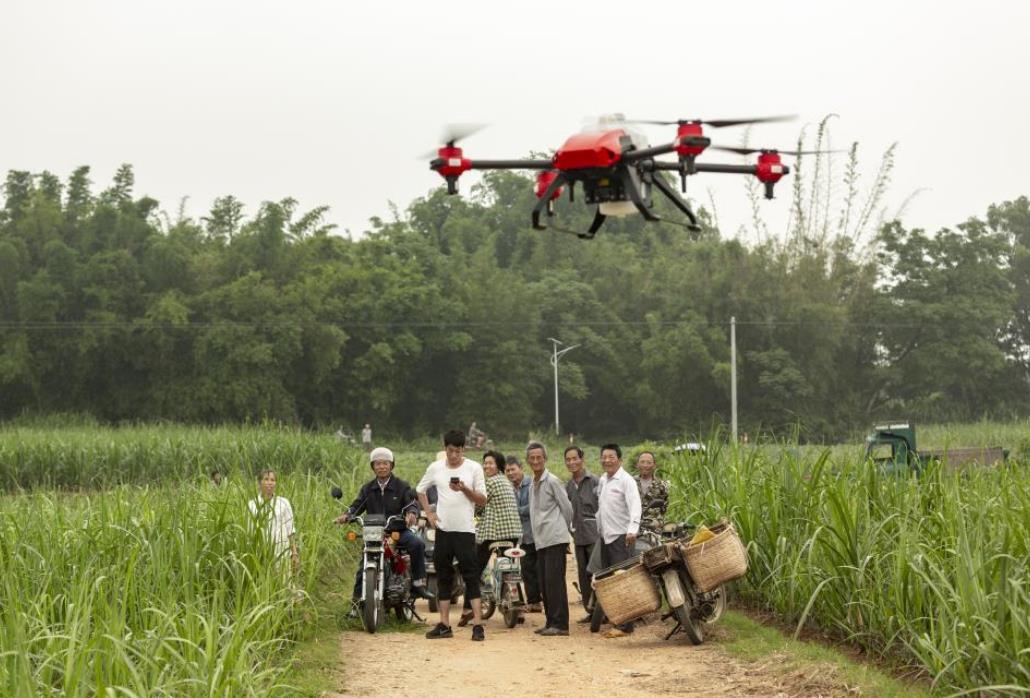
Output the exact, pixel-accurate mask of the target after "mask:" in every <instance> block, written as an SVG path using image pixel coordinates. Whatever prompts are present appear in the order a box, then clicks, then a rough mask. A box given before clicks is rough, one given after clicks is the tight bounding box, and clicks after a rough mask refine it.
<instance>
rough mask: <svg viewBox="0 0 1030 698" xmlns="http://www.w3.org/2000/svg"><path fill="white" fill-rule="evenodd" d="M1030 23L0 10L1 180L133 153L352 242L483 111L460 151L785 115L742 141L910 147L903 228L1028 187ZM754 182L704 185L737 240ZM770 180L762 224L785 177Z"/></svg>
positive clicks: (62, 171)
mask: <svg viewBox="0 0 1030 698" xmlns="http://www.w3.org/2000/svg"><path fill="white" fill-rule="evenodd" d="M1028 37H1030V3H1028V2H1025V1H1022V0H1008V1H997V0H983V1H981V2H979V3H958V2H955V3H947V4H945V3H941V2H922V1H920V2H911V1H908V2H898V1H894V2H881V1H879V0H877V1H875V2H870V1H866V2H853V1H852V2H827V1H825V0H823V1H815V0H812V1H804V2H801V1H799V2H791V3H784V2H710V3H697V2H683V1H682V0H680V1H679V2H654V3H649V2H635V3H631V2H620V3H606V2H589V3H588V2H560V1H555V0H551V1H550V2H531V1H525V0H524V1H522V2H518V3H489V2H451V3H443V2H435V3H431V2H410V3H409V2H394V3H385V2H381V3H373V2H365V3H350V2H343V1H342V0H339V1H333V2H306V1H304V0H296V1H294V2H262V1H255V0H248V1H246V2H217V1H215V0H206V1H205V2H199V1H197V0H176V1H175V2H151V1H147V0H109V1H100V0H98V1H84V0H77V1H57V0H31V1H29V0H4V2H3V3H2V5H0V59H2V69H0V95H2V102H0V170H3V171H7V170H9V169H24V170H31V171H33V172H39V171H42V170H50V171H52V172H54V173H57V174H59V175H60V176H61V177H62V179H63V178H66V177H67V175H68V174H69V173H70V172H71V171H72V169H74V168H75V167H76V166H78V165H82V164H87V165H90V166H91V167H92V168H93V178H94V181H95V182H96V188H97V189H98V190H99V189H101V188H103V187H105V186H107V184H108V183H109V181H110V178H111V175H112V174H113V173H114V170H115V168H116V167H117V166H118V165H119V164H120V163H123V162H128V163H131V164H132V165H133V166H134V167H135V171H136V183H137V187H136V193H137V194H138V195H142V194H149V195H151V196H153V197H155V198H157V199H159V200H160V201H161V204H162V207H163V208H165V209H166V210H168V211H169V212H174V211H176V210H177V207H178V202H179V199H180V198H181V197H183V196H188V197H189V203H188V205H187V212H188V213H189V214H190V215H192V216H194V217H199V216H201V215H204V214H205V213H206V212H207V210H208V209H209V207H210V205H211V202H212V200H213V199H214V198H215V197H216V196H220V195H223V194H234V195H235V196H237V197H239V198H240V199H242V200H243V201H244V202H245V203H246V205H247V211H248V212H250V213H253V212H254V211H255V210H256V208H257V206H258V205H259V204H260V202H261V201H263V200H268V199H280V198H283V197H286V196H292V197H294V198H296V199H298V200H299V201H300V203H301V206H302V207H303V208H310V207H313V206H316V205H319V204H328V205H329V206H330V207H331V211H330V214H329V217H330V220H331V221H333V222H336V223H338V224H339V225H340V228H341V229H350V230H351V231H353V232H354V233H355V234H359V233H360V232H361V231H363V230H365V229H366V227H367V220H368V218H369V217H370V216H375V215H378V216H383V217H386V216H388V215H389V202H390V201H393V202H395V203H396V204H397V205H398V206H400V207H401V208H402V209H403V208H404V207H405V206H407V204H408V203H410V202H411V200H412V199H414V198H415V197H417V196H421V195H423V194H425V193H426V192H427V191H429V190H430V189H431V188H433V187H436V186H438V185H439V184H440V181H441V180H440V179H439V177H438V176H437V175H436V174H435V173H432V172H430V171H429V170H428V165H427V163H426V162H424V161H418V160H416V157H417V156H418V155H419V154H420V153H423V152H424V151H426V150H428V149H430V148H432V147H433V146H434V145H436V144H437V138H438V135H439V133H440V131H441V126H442V125H443V124H444V123H446V122H453V121H480V122H489V123H490V124H492V125H491V127H490V128H489V129H488V130H485V131H483V132H481V133H479V134H477V135H475V136H473V137H472V138H470V139H468V141H466V143H465V144H464V145H465V150H466V156H468V157H473V158H476V157H479V158H507V157H521V156H523V155H526V154H528V153H529V152H530V151H533V150H536V151H542V150H547V149H552V148H557V147H558V146H560V145H561V143H562V141H563V140H564V139H565V138H566V137H567V136H568V135H570V134H571V133H573V132H575V131H577V130H579V129H580V128H581V126H582V124H583V118H584V117H586V116H596V115H598V114H602V113H609V112H623V113H625V114H627V115H628V116H631V117H636V118H644V119H666V118H667V119H675V118H678V117H701V118H709V119H711V118H716V119H718V118H732V117H739V116H753V115H762V114H782V113H797V114H798V115H799V116H800V119H799V121H798V122H796V123H793V124H784V125H781V124H775V125H769V126H762V127H756V128H755V129H754V130H753V131H752V135H751V142H752V143H753V144H756V145H759V144H760V145H774V146H779V147H784V148H789V147H791V146H792V145H793V144H794V143H795V141H796V140H797V136H798V132H799V129H800V128H801V127H802V126H803V125H804V124H806V123H810V124H814V123H815V122H817V121H818V120H819V119H820V118H822V117H823V116H824V115H826V114H829V113H831V112H832V113H835V114H838V115H839V119H837V120H836V121H835V122H834V123H833V130H832V134H833V142H834V145H835V146H840V147H846V146H847V145H849V144H850V143H851V142H852V141H855V140H857V141H859V143H860V152H861V153H862V154H863V155H864V162H865V166H864V168H863V172H864V175H865V178H866V179H867V180H868V179H871V178H872V176H873V173H874V171H875V167H876V164H877V162H878V159H879V155H880V154H881V153H882V151H883V150H884V149H885V148H886V147H888V146H889V145H890V144H891V143H892V142H894V141H898V142H899V144H900V145H899V148H898V152H897V165H896V168H895V171H894V177H893V183H892V185H891V188H890V190H889V193H888V203H889V204H891V206H893V207H895V208H896V207H897V205H899V204H900V203H901V202H902V201H903V200H904V199H905V198H906V197H907V196H908V195H909V194H911V193H912V192H914V191H916V190H917V189H926V190H927V191H925V192H924V193H922V194H921V195H920V196H919V197H918V198H917V199H916V200H915V201H914V202H913V203H912V204H911V206H910V207H909V208H908V209H907V213H906V215H905V220H906V222H907V223H908V224H909V225H912V226H919V227H925V228H930V229H936V228H937V227H939V226H944V225H952V224H955V223H957V222H960V221H962V220H964V219H965V218H967V217H969V216H971V215H983V213H984V212H985V210H986V207H987V206H988V205H989V204H991V203H995V202H1000V201H1004V200H1006V199H1011V198H1014V197H1017V196H1020V195H1027V194H1030V133H1028V132H1027V125H1028V124H1030V89H1028V87H1030V84H1028V83H1030V78H1028V72H1030V39H1028ZM672 133H673V132H672V130H670V131H668V132H666V131H663V130H662V129H657V130H649V131H648V134H649V135H650V136H651V140H652V142H659V141H665V140H669V139H670V138H671V136H672ZM709 135H711V136H712V138H713V141H716V142H723V143H728V144H730V145H734V144H736V143H737V142H738V140H739V138H740V136H741V134H740V132H739V129H722V130H719V131H714V130H713V131H710V132H709ZM708 159H709V160H710V161H726V162H738V160H737V159H736V158H735V156H730V155H723V156H718V155H717V156H712V157H708ZM472 179H473V178H472V177H470V176H466V177H463V179H462V189H463V190H464V191H466V192H467V191H468V189H469V184H470V183H471V181H472ZM742 180H743V178H741V177H730V176H727V175H700V176H698V177H695V178H693V179H692V180H691V194H692V195H693V196H695V197H697V198H698V199H701V200H702V201H703V202H704V201H707V199H708V193H707V190H708V189H711V190H712V193H713V195H714V198H715V201H716V205H717V207H718V211H719V216H720V219H721V222H722V225H723V229H724V232H726V233H727V234H733V233H734V232H735V230H736V229H737V227H738V226H739V225H740V224H742V223H747V221H748V220H749V213H748V210H749V209H748V204H747V199H746V197H745V194H744V186H743V181H742ZM784 184H788V186H784ZM777 193H778V198H777V199H776V200H775V201H771V202H765V204H764V205H763V211H764V215H766V217H767V220H768V221H769V222H770V224H771V225H772V226H773V227H774V229H776V228H777V226H781V225H782V224H783V222H785V220H786V211H787V209H788V207H789V200H790V188H789V181H788V180H785V181H784V182H783V183H781V185H780V186H779V187H778V190H777ZM526 217H527V225H528V218H529V211H527V212H526Z"/></svg>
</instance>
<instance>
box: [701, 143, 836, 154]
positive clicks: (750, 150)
mask: <svg viewBox="0 0 1030 698" xmlns="http://www.w3.org/2000/svg"><path fill="white" fill-rule="evenodd" d="M708 149H709V150H723V151H725V152H727V153H736V154H738V155H753V154H755V153H781V154H783V155H832V154H834V153H843V152H844V151H843V150H780V149H779V148H737V147H735V146H730V145H710V146H708Z"/></svg>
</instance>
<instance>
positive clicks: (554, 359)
mask: <svg viewBox="0 0 1030 698" xmlns="http://www.w3.org/2000/svg"><path fill="white" fill-rule="evenodd" d="M547 339H548V341H550V342H553V346H554V351H553V353H552V354H551V365H552V366H554V434H555V436H561V429H560V427H559V426H558V359H560V358H561V357H562V356H564V355H565V354H567V353H569V352H570V351H572V350H573V349H575V348H576V347H578V346H579V345H578V344H573V345H572V346H571V347H565V348H564V349H562V350H561V351H558V345H559V344H561V345H562V346H565V344H564V343H563V342H559V341H558V340H557V339H555V338H554V337H548V338H547Z"/></svg>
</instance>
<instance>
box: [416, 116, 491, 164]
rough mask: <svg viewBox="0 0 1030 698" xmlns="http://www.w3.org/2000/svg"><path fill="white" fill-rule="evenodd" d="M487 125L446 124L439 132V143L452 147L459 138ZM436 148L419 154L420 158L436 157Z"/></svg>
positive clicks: (463, 137)
mask: <svg viewBox="0 0 1030 698" xmlns="http://www.w3.org/2000/svg"><path fill="white" fill-rule="evenodd" d="M486 127H487V124H477V123H456V124H447V125H445V126H444V127H443V132H442V133H441V134H440V143H441V144H443V145H445V146H446V147H448V148H453V147H454V144H455V143H457V142H458V141H460V140H463V139H465V138H468V137H469V136H471V135H472V134H474V133H478V132H479V131H482V130H483V129H484V128H486ZM438 150H439V149H438V148H434V149H433V150H430V151H429V152H427V153H425V154H424V155H422V156H421V158H420V159H422V160H431V159H433V158H435V157H436V155H437V152H438Z"/></svg>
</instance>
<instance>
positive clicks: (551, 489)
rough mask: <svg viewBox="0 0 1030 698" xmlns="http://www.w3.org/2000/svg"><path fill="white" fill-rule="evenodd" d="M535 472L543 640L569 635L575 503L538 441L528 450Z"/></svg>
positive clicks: (532, 518)
mask: <svg viewBox="0 0 1030 698" xmlns="http://www.w3.org/2000/svg"><path fill="white" fill-rule="evenodd" d="M526 462H527V463H529V467H530V468H531V469H532V471H533V482H532V484H531V485H530V488H529V522H530V525H531V526H532V527H533V541H534V542H535V543H536V556H537V572H538V573H539V575H540V590H541V592H542V594H543V597H544V614H545V616H546V624H545V625H544V627H543V628H541V629H540V630H537V631H536V632H537V634H539V635H541V636H543V637H550V636H555V635H568V634H569V592H568V589H567V588H566V586H565V554H566V552H567V551H568V549H569V530H570V527H571V526H572V503H571V502H569V495H567V494H566V493H565V488H564V487H563V486H562V483H561V480H559V479H558V478H557V477H555V476H554V475H552V474H551V473H550V472H548V470H547V449H546V448H544V445H543V444H541V443H537V442H535V441H533V442H530V444H529V446H527V447H526Z"/></svg>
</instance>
